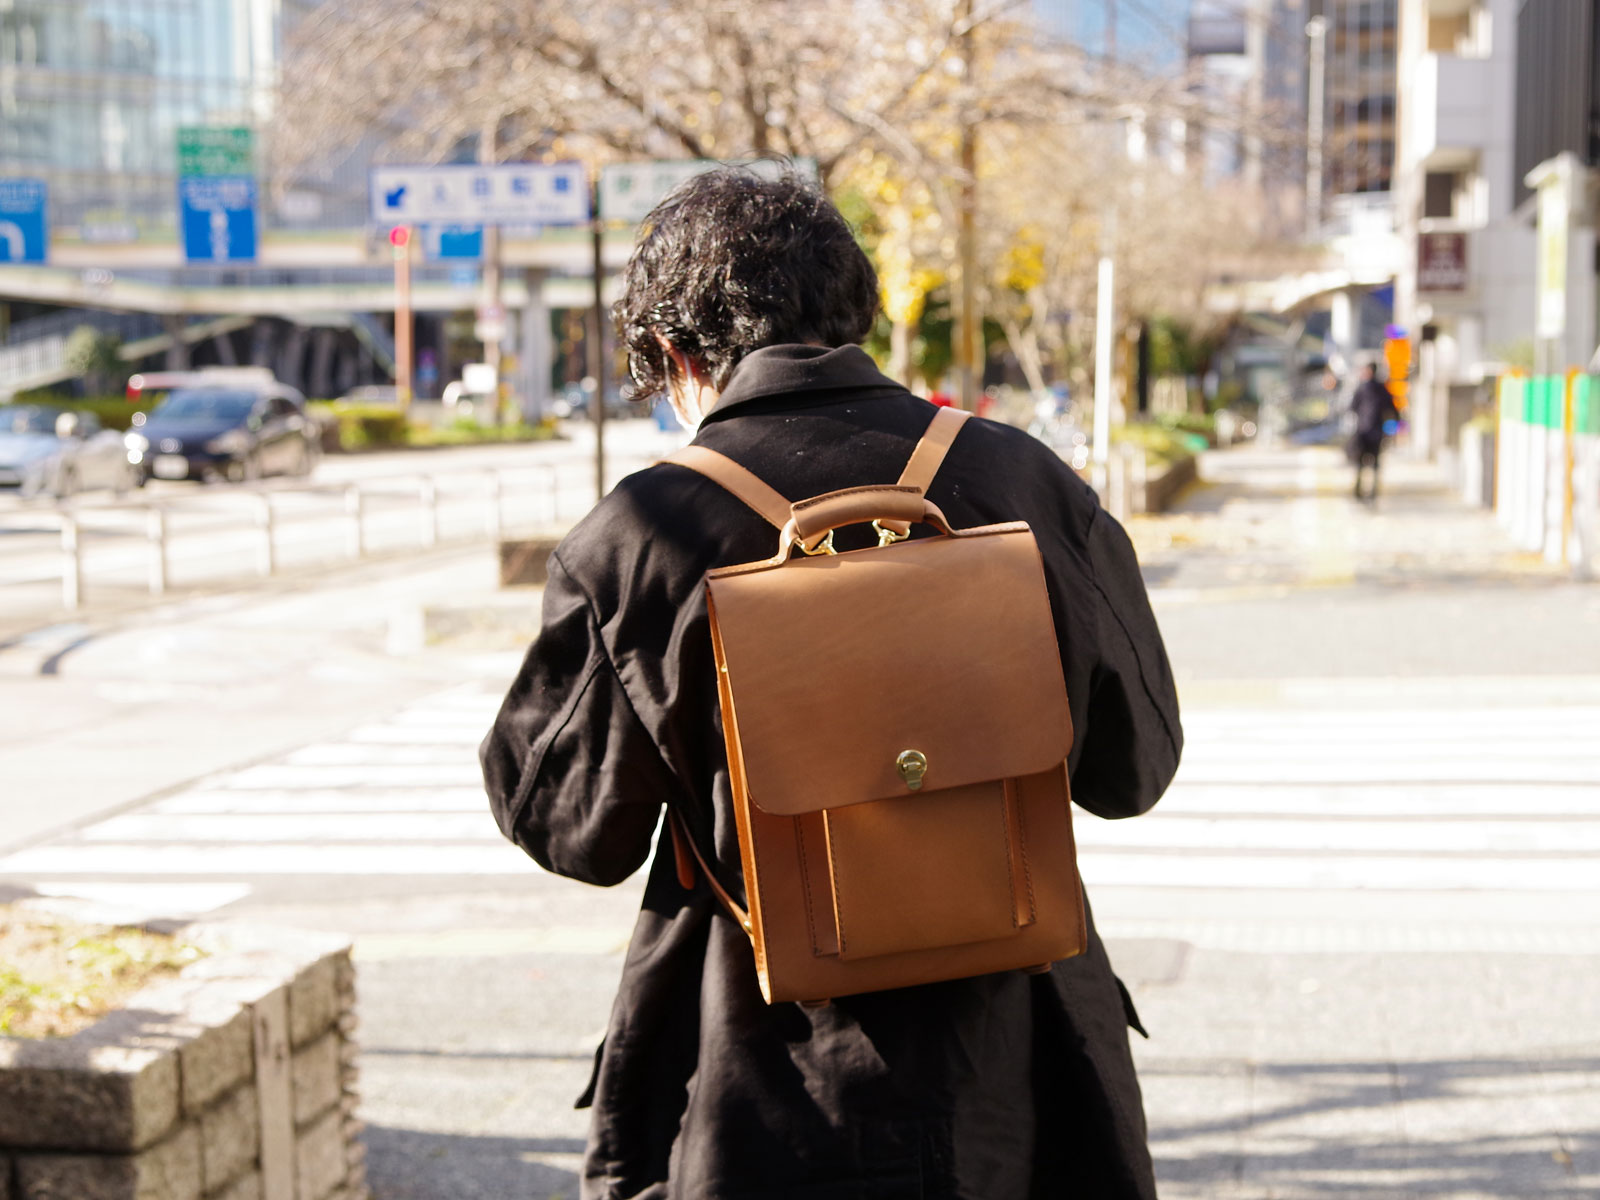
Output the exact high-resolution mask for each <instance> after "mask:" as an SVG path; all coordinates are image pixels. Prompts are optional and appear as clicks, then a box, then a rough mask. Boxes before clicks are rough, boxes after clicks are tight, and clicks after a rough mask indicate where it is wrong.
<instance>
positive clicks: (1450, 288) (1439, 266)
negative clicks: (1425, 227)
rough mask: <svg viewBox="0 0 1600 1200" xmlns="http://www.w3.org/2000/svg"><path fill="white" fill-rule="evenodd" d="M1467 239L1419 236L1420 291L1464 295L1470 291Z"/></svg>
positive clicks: (1460, 235) (1459, 235) (1462, 236)
mask: <svg viewBox="0 0 1600 1200" xmlns="http://www.w3.org/2000/svg"><path fill="white" fill-rule="evenodd" d="M1468 282H1469V281H1468V277H1467V235H1466V234H1464V233H1420V234H1418V235H1417V290H1418V291H1419V292H1464V291H1466V290H1467V284H1468Z"/></svg>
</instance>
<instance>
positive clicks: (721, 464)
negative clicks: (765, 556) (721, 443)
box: [661, 446, 789, 529]
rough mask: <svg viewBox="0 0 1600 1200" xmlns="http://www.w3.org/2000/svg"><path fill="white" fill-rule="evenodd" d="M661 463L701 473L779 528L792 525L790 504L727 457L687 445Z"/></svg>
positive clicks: (700, 447) (755, 476) (757, 477)
mask: <svg viewBox="0 0 1600 1200" xmlns="http://www.w3.org/2000/svg"><path fill="white" fill-rule="evenodd" d="M661 461H662V462H669V463H676V464H677V465H678V466H680V467H688V468H689V469H690V470H691V471H698V472H699V473H700V474H702V475H704V476H705V477H706V478H707V479H709V480H711V481H712V482H713V483H716V484H719V485H720V486H721V487H723V488H725V489H727V490H728V491H730V492H732V493H733V494H734V495H735V496H737V497H738V498H739V499H740V500H743V501H744V502H745V503H746V504H748V505H749V506H750V507H751V508H753V509H755V510H756V512H758V513H760V514H761V515H762V516H763V517H765V518H766V519H767V520H768V521H770V522H772V524H773V525H774V526H775V527H777V528H778V529H782V528H783V527H784V526H785V525H787V524H788V523H789V502H788V501H787V500H785V499H784V498H783V497H782V496H780V495H779V494H778V493H777V492H776V491H774V490H773V489H772V488H770V487H768V486H767V485H766V484H765V483H763V482H762V481H761V479H760V477H759V476H757V475H755V474H754V473H753V472H750V471H747V470H745V469H744V468H743V467H741V466H740V465H739V464H738V463H736V462H734V461H733V459H731V458H729V457H728V456H727V455H726V454H718V453H717V452H716V451H715V450H708V449H706V448H705V447H704V446H685V447H684V448H683V449H682V450H679V451H678V452H677V453H676V454H670V455H668V456H667V457H666V458H664V459H662V460H661Z"/></svg>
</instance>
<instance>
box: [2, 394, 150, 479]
mask: <svg viewBox="0 0 1600 1200" xmlns="http://www.w3.org/2000/svg"><path fill="white" fill-rule="evenodd" d="M140 482H141V480H140V478H139V475H138V472H137V471H136V470H134V469H133V468H132V467H130V466H129V464H128V455H127V452H126V450H124V448H123V445H122V435H121V434H119V433H117V432H116V431H115V430H111V429H102V428H101V427H100V419H99V418H98V417H96V416H95V415H94V414H93V413H86V412H83V413H80V412H62V411H61V410H60V409H56V408H47V407H45V406H44V405H39V404H6V405H0V489H4V490H6V491H10V490H12V489H15V490H16V491H17V492H18V493H20V494H21V495H23V496H41V495H47V496H55V497H57V498H60V497H62V496H70V495H71V494H72V493H73V492H77V491H83V490H86V489H89V488H112V489H114V490H116V491H119V492H122V491H126V490H128V489H129V488H132V487H137V486H138V485H139V483H140Z"/></svg>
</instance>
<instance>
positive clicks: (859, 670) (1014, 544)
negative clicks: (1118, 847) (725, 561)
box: [707, 523, 1072, 816]
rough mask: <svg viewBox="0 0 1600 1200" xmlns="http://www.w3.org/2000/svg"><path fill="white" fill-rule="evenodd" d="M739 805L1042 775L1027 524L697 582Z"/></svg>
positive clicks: (1042, 727) (1047, 673)
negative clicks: (703, 585) (733, 749)
mask: <svg viewBox="0 0 1600 1200" xmlns="http://www.w3.org/2000/svg"><path fill="white" fill-rule="evenodd" d="M707 598H708V606H709V609H710V615H711V627H712V636H713V640H714V644H715V648H716V656H717V665H718V667H719V668H720V669H721V670H722V671H723V672H724V673H725V678H724V684H725V689H726V690H725V692H724V696H725V697H726V700H728V701H731V708H732V711H731V712H728V711H725V712H724V713H723V720H724V722H729V721H732V722H734V725H735V728H736V730H737V735H738V738H737V740H738V745H739V748H740V751H741V752H742V757H743V767H744V777H745V782H746V786H747V789H748V794H749V798H750V802H751V803H752V804H754V805H755V806H756V807H757V808H759V809H761V810H762V811H763V812H766V813H768V814H771V815H774V816H802V815H804V814H807V813H815V812H821V811H823V810H829V809H839V808H843V807H848V806H851V805H856V804H861V803H864V802H866V801H871V800H881V799H888V798H890V797H897V796H899V797H912V796H915V795H917V794H919V793H921V794H924V795H931V794H932V793H935V792H942V791H945V790H947V789H951V788H962V787H966V786H968V785H971V784H977V783H983V782H987V781H996V780H1002V779H1010V778H1016V777H1020V776H1029V775H1037V774H1041V773H1043V772H1047V771H1050V770H1052V769H1059V767H1060V765H1061V764H1062V763H1063V762H1064V761H1065V760H1066V757H1067V753H1068V751H1069V750H1070V749H1071V747H1072V721H1071V716H1070V714H1069V712H1068V708H1067V695H1066V686H1065V683H1064V681H1063V679H1062V674H1061V660H1060V654H1059V651H1058V649H1057V645H1056V634H1055V623H1054V621H1053V619H1052V617H1051V612H1050V604H1049V598H1048V594H1047V592H1046V589H1045V581H1044V567H1043V563H1042V561H1041V559H1040V556H1039V549H1038V546H1037V544H1036V543H1035V541H1034V538H1033V534H1032V532H1031V531H1030V530H1029V528H1028V527H1027V525H1026V524H1022V523H1012V524H1006V525H991V526H984V527H982V528H979V529H970V530H963V531H960V532H958V533H956V534H953V535H949V536H944V537H933V538H919V539H915V540H912V541H906V542H901V543H898V544H895V545H889V546H880V547H875V548H872V549H867V550H857V551H852V552H850V553H846V554H840V555H829V556H819V557H814V558H813V557H803V556H798V555H797V556H796V557H794V558H791V559H788V560H784V561H777V560H774V561H771V562H766V563H755V564H748V565H745V566H738V567H727V568H723V569H721V570H717V571H713V572H711V573H710V574H709V575H708V576H707Z"/></svg>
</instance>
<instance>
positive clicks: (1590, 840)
mask: <svg viewBox="0 0 1600 1200" xmlns="http://www.w3.org/2000/svg"><path fill="white" fill-rule="evenodd" d="M1078 844H1079V846H1080V847H1088V848H1106V849H1117V850H1120V849H1125V848H1132V849H1137V850H1169V849H1172V850H1197V851H1209V850H1286V851H1301V850H1324V851H1346V850H1348V851H1357V852H1362V853H1375V852H1381V853H1390V852H1403V853H1424V854H1459V853H1464V852H1470V853H1484V854H1501V853H1506V852H1510V851H1515V852H1516V853H1518V854H1565V855H1571V854H1595V853H1596V852H1600V817H1597V818H1595V819H1592V820H1585V821H1576V822H1568V821H1506V820H1481V821H1470V822H1469V821H1381V822H1360V821H1319V820H1301V821H1281V820H1263V819H1259V818H1252V817H1191V816H1187V815H1184V814H1179V813H1164V814H1162V816H1161V818H1160V819H1156V817H1155V816H1154V814H1152V815H1151V816H1150V817H1147V818H1144V819H1141V820H1137V821H1098V822H1094V823H1092V824H1091V823H1088V822H1081V823H1080V824H1079V826H1078ZM1594 869H1595V871H1596V873H1597V874H1600V861H1597V862H1596V863H1595V866H1594Z"/></svg>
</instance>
